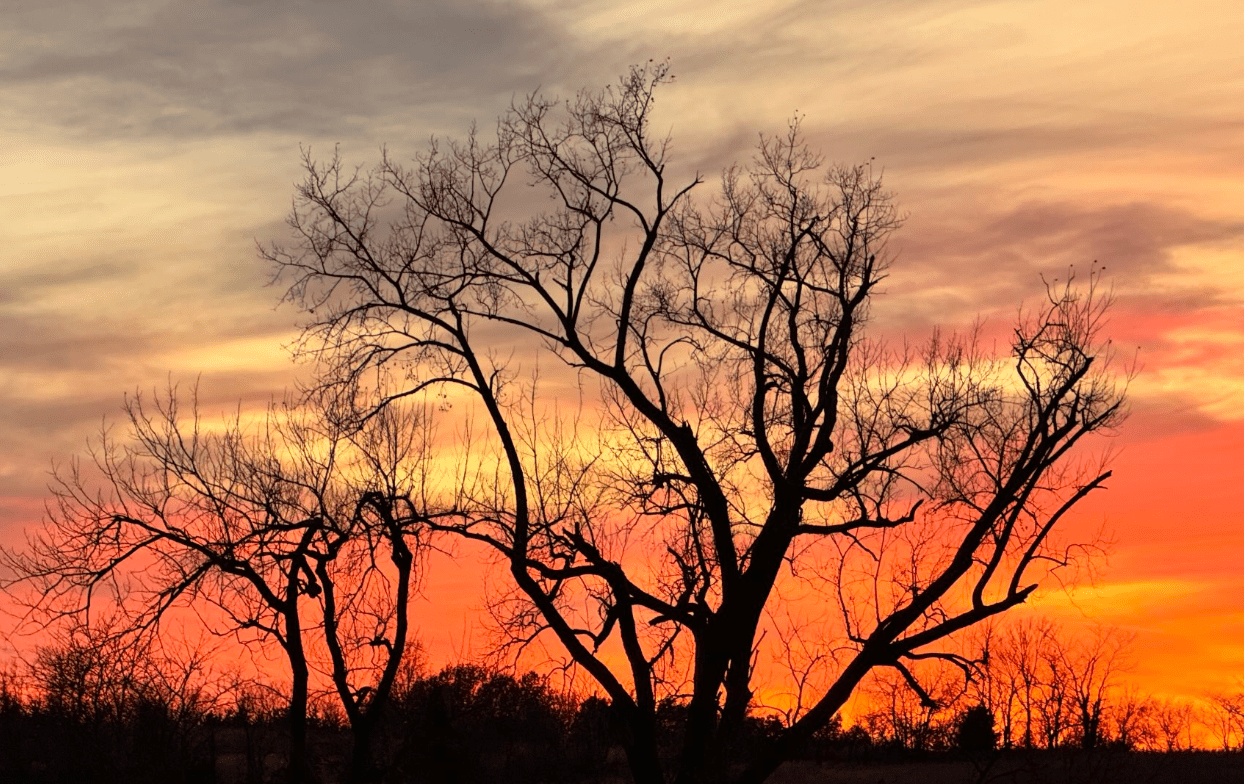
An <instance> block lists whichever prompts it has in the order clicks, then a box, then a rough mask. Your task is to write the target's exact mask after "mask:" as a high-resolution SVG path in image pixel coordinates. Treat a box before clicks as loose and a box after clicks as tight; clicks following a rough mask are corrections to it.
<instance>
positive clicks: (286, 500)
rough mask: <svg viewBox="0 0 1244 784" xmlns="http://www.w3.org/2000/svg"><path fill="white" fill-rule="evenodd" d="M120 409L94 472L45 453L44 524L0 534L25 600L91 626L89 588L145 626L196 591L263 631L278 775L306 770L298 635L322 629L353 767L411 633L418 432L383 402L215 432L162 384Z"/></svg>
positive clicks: (145, 630)
mask: <svg viewBox="0 0 1244 784" xmlns="http://www.w3.org/2000/svg"><path fill="white" fill-rule="evenodd" d="M126 413H127V415H128V418H129V422H130V429H131V432H130V439H129V440H128V441H122V442H119V441H117V440H115V439H113V438H111V437H110V436H109V435H108V434H107V432H105V435H104V437H103V439H102V441H101V443H100V444H99V446H98V447H97V448H96V449H94V450H93V452H92V457H93V460H94V466H93V469H94V471H95V472H96V473H97V474H98V475H99V476H100V477H101V479H102V481H100V482H94V481H92V480H90V479H88V478H87V477H86V474H85V472H84V471H83V470H82V467H81V466H80V464H79V463H77V462H74V463H72V464H70V466H69V468H68V469H67V470H61V471H58V472H57V474H56V482H57V484H56V485H55V486H54V488H53V492H54V494H55V504H54V505H53V506H52V508H51V510H50V519H49V521H48V524H47V526H46V527H45V528H44V529H42V530H39V531H37V532H35V533H34V534H33V535H32V536H30V537H29V541H28V543H27V546H26V547H25V548H24V549H20V550H4V551H3V557H4V561H5V563H6V565H8V566H9V567H10V568H12V569H13V570H14V572H15V573H16V574H17V575H18V576H19V579H20V580H21V581H23V582H25V583H26V584H27V586H28V588H29V589H31V590H30V594H31V597H32V598H31V599H30V600H29V613H28V616H27V618H28V619H30V620H31V621H34V622H36V623H46V622H48V621H49V620H53V621H54V620H56V619H58V618H59V619H72V620H74V621H75V622H77V623H80V624H81V625H83V626H89V625H90V624H91V622H92V619H96V622H97V616H98V614H99V610H98V609H97V608H98V607H99V605H101V604H102V605H103V606H104V607H105V608H107V612H109V613H119V614H123V615H124V623H123V624H121V625H119V626H118V627H117V628H116V632H117V635H118V636H119V637H120V636H123V637H126V638H129V639H134V640H137V641H138V642H135V643H133V644H141V640H142V638H143V637H144V636H147V635H150V634H151V633H152V632H155V631H157V630H158V629H159V628H160V625H161V623H162V621H164V619H165V618H166V617H167V616H168V615H169V613H170V611H173V610H174V609H175V608H191V609H193V610H194V611H195V612H197V613H199V614H200V616H201V617H204V618H206V619H207V620H208V622H209V623H210V624H211V625H212V627H213V628H214V629H215V630H216V631H217V632H218V633H221V634H228V635H232V636H235V637H236V638H237V639H239V640H240V641H243V642H245V641H263V642H265V643H269V642H274V643H276V644H277V645H278V646H279V648H280V649H281V651H283V653H284V655H285V659H286V661H287V663H288V666H289V674H290V680H291V682H290V692H289V703H288V717H289V733H290V753H289V765H288V775H289V778H290V780H291V781H303V780H306V779H308V778H310V777H311V772H310V768H309V766H308V762H307V746H306V742H307V741H306V738H307V709H308V695H309V687H310V682H311V677H312V664H313V653H314V649H313V644H312V642H311V641H310V640H309V639H308V635H310V634H312V632H314V631H316V630H318V631H319V632H320V633H321V635H322V636H321V637H319V638H318V639H320V640H321V641H322V643H323V645H324V646H325V647H326V648H327V649H328V652H329V654H330V659H331V662H330V668H329V670H330V673H331V676H332V680H333V683H334V685H335V688H336V691H337V693H338V694H339V696H340V699H341V701H342V703H343V706H344V708H345V711H346V714H347V716H348V718H349V720H350V724H351V728H352V730H354V736H355V761H354V765H353V767H352V772H353V774H354V776H355V777H356V778H366V777H367V776H368V772H369V771H371V770H373V769H374V767H375V766H374V765H373V764H372V763H371V762H370V757H369V755H370V743H371V736H372V734H373V732H374V727H375V724H376V721H377V720H378V716H379V712H380V711H381V710H382V708H383V705H384V702H385V700H387V698H388V695H389V693H390V691H391V689H392V685H393V680H394V678H395V676H396V674H397V671H398V668H399V666H400V663H401V659H402V655H403V652H404V649H405V646H406V642H407V638H408V635H409V619H408V605H409V601H410V592H411V590H412V586H413V580H414V578H415V559H416V556H415V553H416V552H417V551H418V550H419V549H420V548H421V546H422V545H421V540H420V533H419V529H420V527H421V526H422V525H423V523H424V520H425V518H424V516H423V514H422V512H421V511H420V510H421V507H420V506H419V504H420V503H421V501H422V499H421V497H420V492H421V488H420V487H419V486H418V484H417V481H418V479H419V478H420V477H421V476H423V472H422V464H423V460H424V459H425V458H426V454H425V453H423V451H422V450H421V449H420V448H419V438H418V434H417V433H415V432H414V431H413V430H412V428H411V427H409V426H406V427H404V426H403V425H402V424H401V423H400V422H399V418H398V416H397V411H396V409H391V410H389V411H388V412H386V415H385V416H382V417H377V418H375V419H374V420H372V422H371V423H369V426H368V427H367V428H365V429H363V430H357V429H349V430H347V429H345V428H343V427H342V426H341V424H340V421H337V420H335V419H334V417H332V416H330V415H329V412H326V411H311V410H308V409H304V408H298V407H276V408H273V409H272V410H271V411H270V412H269V415H268V417H267V418H266V419H265V420H263V421H262V422H260V423H259V424H257V425H247V424H245V423H243V422H241V421H240V420H236V419H235V420H234V421H233V422H232V423H230V424H228V425H227V426H225V428H224V429H223V431H220V432H212V431H210V430H207V429H205V428H204V427H203V426H202V423H201V421H200V419H199V416H198V412H197V407H192V410H191V411H190V412H189V413H190V415H189V417H188V418H186V419H185V420H183V417H182V413H181V411H180V409H179V407H178V403H177V398H176V395H175V392H174V391H173V390H170V391H169V393H168V395H167V396H164V397H157V398H156V399H155V401H154V403H152V404H149V403H147V402H145V401H144V400H143V399H142V398H141V397H136V398H134V399H132V400H130V401H128V402H127V405H126ZM96 485H99V487H96ZM386 560H387V562H386ZM212 608H214V609H212ZM113 617H117V616H116V615H114V616H113ZM364 629H365V633H363V632H364ZM360 649H362V651H360ZM366 651H382V652H383V653H382V655H381V656H380V657H379V660H377V659H376V658H375V657H372V656H366V657H364V656H363V655H361V653H365V652H366ZM365 658H366V659H367V660H368V661H370V664H369V665H367V666H362V665H361V663H362V662H363V661H364V660H365ZM363 670H366V676H367V677H366V679H365V682H360V676H361V675H362V674H363V672H362V671H363Z"/></svg>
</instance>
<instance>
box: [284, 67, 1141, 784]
mask: <svg viewBox="0 0 1244 784" xmlns="http://www.w3.org/2000/svg"><path fill="white" fill-rule="evenodd" d="M670 78H672V77H670V76H669V73H668V69H667V67H666V66H665V65H663V64H655V65H649V66H647V67H644V68H636V69H633V70H632V71H631V72H630V73H629V74H628V75H627V76H625V77H624V78H623V79H622V81H621V83H620V84H619V85H617V86H616V87H612V88H607V89H605V90H603V91H597V92H583V93H580V94H579V95H578V96H576V97H575V98H573V99H571V100H569V101H565V102H561V101H557V100H554V99H551V98H547V97H545V96H543V95H538V94H537V95H533V96H530V97H529V98H527V99H526V100H523V101H519V102H518V103H516V105H515V106H514V107H513V108H512V109H511V110H510V111H509V112H508V113H507V114H505V116H504V117H502V119H501V121H500V123H499V125H498V132H497V137H496V140H495V141H493V142H486V141H484V140H482V139H481V138H480V137H479V136H478V135H476V134H475V133H474V132H472V133H471V134H470V135H469V136H468V137H467V138H466V139H465V140H463V141H461V142H448V143H444V142H435V143H433V145H432V146H431V147H430V148H429V149H428V150H427V151H426V152H424V153H423V154H421V155H419V156H418V157H417V158H416V159H415V161H414V163H413V165H412V166H409V167H407V166H403V165H399V164H398V163H396V162H395V161H393V160H392V159H390V158H388V157H387V156H386V158H385V159H384V161H383V162H382V163H381V164H380V165H379V167H378V168H377V169H375V170H374V171H372V172H370V173H368V172H365V171H362V170H360V169H356V168H353V167H349V166H346V165H344V164H343V163H342V161H341V160H340V159H339V158H333V159H331V160H329V161H327V162H326V163H323V164H320V163H317V162H316V161H314V160H313V159H312V158H311V156H310V153H308V154H307V157H306V161H305V164H306V179H305V181H304V182H303V183H302V184H301V185H300V186H299V188H298V191H297V197H296V204H295V207H294V210H293V212H292V214H291V217H290V224H291V226H292V227H293V230H294V232H295V234H296V236H297V240H296V244H295V245H294V246H293V247H291V248H285V247H281V246H271V247H269V248H267V249H265V251H264V255H265V257H266V258H267V259H268V260H270V261H271V262H272V263H274V264H275V265H277V267H278V268H279V270H280V274H281V275H282V276H284V279H285V280H286V281H287V282H288V283H289V285H290V289H289V298H290V299H291V300H293V301H295V302H297V303H300V304H301V305H303V306H304V307H305V308H306V310H307V313H308V314H309V318H310V322H309V324H308V325H307V327H306V332H305V336H304V344H303V347H304V350H305V351H306V352H307V353H308V354H310V355H312V356H314V357H316V358H317V359H318V360H319V361H320V370H321V373H322V375H321V379H322V383H323V387H324V388H325V389H331V388H333V387H335V386H338V385H341V386H347V387H348V386H349V385H351V384H357V383H361V382H363V381H366V382H367V383H368V384H373V383H376V381H375V379H376V378H377V377H378V375H379V378H380V381H379V383H380V384H381V386H382V391H383V392H384V393H385V394H386V395H387V397H388V399H398V398H402V397H405V396H409V395H417V394H420V393H422V392H424V391H431V390H440V391H442V392H444V393H445V394H448V393H449V391H450V390H457V391H458V392H465V393H468V394H469V396H470V397H471V399H473V400H474V401H476V402H477V404H478V405H479V407H480V410H481V411H482V413H483V417H484V419H485V421H486V422H487V423H488V426H489V428H490V431H489V435H488V436H487V437H486V438H485V439H484V440H482V441H477V442H475V443H473V448H474V450H475V452H474V454H475V455H476V460H477V465H478V466H479V469H480V470H479V472H478V474H477V475H476V476H466V477H465V481H464V482H463V483H462V487H461V488H460V498H461V499H462V503H463V509H462V511H463V512H464V513H465V514H466V515H467V517H468V520H467V521H466V522H464V523H462V524H461V525H458V526H455V527H454V531H455V532H456V533H457V534H459V535H461V536H463V537H466V538H468V539H472V540H475V541H477V542H482V543H484V544H486V545H488V546H489V547H491V548H493V549H494V551H495V552H497V553H498V554H499V555H500V556H501V557H502V558H503V559H504V561H505V563H506V564H507V566H508V570H509V574H510V577H511V579H512V585H513V591H514V592H513V594H511V595H509V596H506V597H504V601H500V602H498V603H497V604H496V607H497V608H498V609H499V610H500V611H504V613H505V618H504V619H503V621H504V623H503V626H504V628H505V629H506V630H507V633H509V634H511V635H512V636H513V639H514V640H515V641H516V642H521V643H522V644H526V643H528V642H529V641H531V640H532V639H533V637H535V636H537V635H540V634H546V635H548V636H550V637H551V638H553V639H555V640H556V642H557V644H559V645H560V646H561V647H562V648H563V649H564V650H565V651H566V653H567V655H568V656H569V657H570V659H572V660H573V662H574V663H575V664H576V665H577V666H578V667H579V668H581V669H582V671H584V672H586V673H588V674H589V675H590V676H591V677H593V678H594V679H596V681H597V682H598V683H599V684H600V687H601V689H602V690H603V691H604V693H605V694H606V695H607V696H608V698H609V699H610V701H611V703H612V705H613V706H614V708H615V710H616V711H617V712H618V715H619V717H620V720H621V724H622V727H623V730H624V731H623V732H622V734H621V737H622V738H623V740H624V743H625V747H626V751H627V755H628V758H629V761H630V766H631V770H632V772H633V775H634V778H635V780H636V781H637V782H641V783H642V784H650V783H652V782H664V781H666V780H667V771H666V770H665V768H664V767H663V764H662V761H661V755H660V748H661V746H662V743H663V741H664V740H665V738H664V737H662V736H661V735H660V733H659V730H658V727H659V719H660V717H661V715H662V713H661V711H662V708H661V706H662V705H663V704H665V703H664V701H663V700H664V698H665V697H668V696H671V695H673V694H677V693H686V694H688V695H689V697H688V699H687V700H686V704H685V711H684V712H683V714H682V718H681V732H680V736H679V737H680V738H681V743H680V748H679V749H678V752H677V758H676V760H675V761H674V763H673V769H672V772H669V773H668V776H672V777H673V778H674V779H675V780H677V781H679V782H683V783H684V784H692V782H704V781H740V782H758V781H761V780H763V779H765V778H766V777H767V776H768V775H769V774H770V773H771V772H772V771H773V770H774V769H775V768H776V767H777V766H778V765H779V764H780V763H781V762H782V761H783V760H785V759H786V758H788V757H789V756H790V755H791V754H793V753H794V752H795V751H796V750H797V749H799V748H801V747H802V746H803V745H804V744H805V743H806V741H808V739H810V738H811V737H812V736H813V735H814V733H815V732H816V731H817V730H818V729H820V728H821V727H823V726H825V724H826V723H827V722H828V721H829V720H830V718H831V717H832V716H833V715H834V714H835V713H836V712H837V711H838V710H839V708H841V707H842V705H843V704H844V703H845V701H846V700H847V698H848V697H849V696H850V694H851V693H852V692H853V691H854V689H855V688H856V686H857V685H858V684H859V683H860V682H861V680H862V679H864V677H865V676H866V675H867V674H868V673H869V672H870V671H872V670H873V669H874V668H877V667H888V668H894V669H895V670H897V671H898V672H899V673H900V674H903V675H904V677H905V678H907V677H909V676H910V678H909V679H910V680H912V682H913V683H914V684H915V687H916V688H919V684H918V683H916V682H915V680H914V676H911V671H910V668H909V665H910V664H911V663H912V662H913V661H918V660H920V659H922V658H926V657H931V656H948V655H949V654H946V653H945V652H943V651H941V650H940V649H938V648H937V647H936V646H937V644H938V643H939V641H941V640H943V639H944V638H946V637H947V636H948V635H951V634H953V633H955V632H957V631H960V630H962V629H964V628H967V627H969V626H971V625H973V624H976V623H979V622H981V621H984V620H986V619H988V618H990V617H992V616H994V615H997V614H998V613H1001V612H1004V611H1006V610H1007V609H1009V608H1011V607H1014V606H1016V605H1018V604H1020V603H1022V602H1023V601H1024V600H1025V599H1027V598H1028V597H1029V596H1031V595H1032V592H1033V591H1034V590H1036V587H1037V584H1038V582H1039V580H1040V578H1041V576H1042V574H1044V573H1046V572H1047V571H1048V570H1049V569H1052V568H1057V567H1059V566H1061V565H1066V564H1067V563H1069V561H1071V560H1072V559H1073V558H1074V557H1076V554H1077V552H1078V551H1076V550H1074V549H1066V548H1062V547H1057V546H1055V540H1054V539H1053V538H1051V533H1052V532H1053V531H1054V529H1055V528H1056V527H1057V525H1058V523H1059V522H1060V521H1061V520H1062V518H1063V517H1064V516H1065V515H1066V513H1067V512H1068V510H1069V509H1071V507H1072V506H1074V505H1075V504H1076V503H1077V502H1078V501H1080V500H1081V499H1083V498H1084V497H1085V496H1086V495H1088V494H1089V493H1090V492H1092V491H1093V490H1095V489H1096V488H1098V487H1100V486H1101V485H1102V483H1103V482H1104V481H1105V480H1106V479H1107V477H1108V476H1109V472H1108V471H1105V470H1102V469H1101V468H1100V467H1099V466H1094V465H1093V464H1091V463H1089V462H1084V461H1079V460H1077V459H1076V458H1075V452H1074V451H1073V450H1074V449H1075V447H1076V446H1077V445H1078V444H1079V443H1080V442H1081V440H1082V439H1083V438H1084V437H1085V436H1086V435H1088V434H1091V433H1094V432H1098V431H1105V430H1109V429H1110V428H1112V427H1114V426H1115V425H1117V424H1118V423H1119V422H1120V421H1121V419H1122V417H1123V414H1124V408H1123V395H1122V391H1121V389H1120V387H1119V386H1118V384H1117V383H1116V380H1115V378H1114V376H1113V375H1112V372H1111V370H1110V369H1109V368H1110V352H1109V348H1108V343H1106V342H1104V341H1103V339H1102V336H1101V329H1102V326H1103V324H1104V313H1105V309H1106V306H1107V304H1108V298H1107V297H1105V296H1103V294H1102V292H1101V291H1100V290H1098V288H1097V280H1096V278H1092V279H1090V280H1089V282H1088V284H1087V286H1085V288H1084V289H1078V288H1076V287H1074V286H1072V285H1071V284H1067V285H1062V284H1051V285H1050V286H1049V287H1048V291H1047V294H1048V298H1047V300H1046V301H1045V302H1043V303H1042V304H1040V305H1038V306H1037V307H1036V308H1035V309H1034V310H1032V311H1031V312H1029V313H1028V314H1027V315H1026V316H1024V317H1023V318H1021V320H1020V323H1019V324H1018V325H1017V326H1016V328H1015V331H1014V334H1013V337H1012V341H1011V345H1010V353H1009V356H1005V357H994V356H990V355H988V354H987V353H986V352H985V351H983V350H982V349H981V347H980V346H979V345H978V344H977V343H976V342H975V341H974V339H973V338H971V337H970V336H969V337H967V338H960V337H947V336H945V335H940V336H938V337H936V338H934V339H932V340H931V341H929V342H928V343H927V344H926V345H925V346H924V347H923V348H922V349H920V350H908V349H896V348H890V347H887V346H886V345H884V344H882V343H881V342H879V341H877V340H876V339H873V338H870V337H868V336H867V335H866V332H865V329H866V325H867V322H868V316H869V309H870V303H871V300H872V297H873V295H874V294H875V293H876V292H877V287H878V285H879V284H880V283H881V281H882V280H884V279H885V277H886V275H887V271H888V269H889V266H890V260H889V257H888V256H887V253H886V241H887V238H888V237H889V236H890V234H891V232H893V231H894V230H895V228H897V226H898V225H899V222H900V221H899V218H898V216H897V213H896V211H895V208H894V206H893V204H892V202H891V199H890V196H889V195H888V194H887V193H886V191H885V190H884V189H883V188H882V185H881V183H880V181H879V180H878V179H877V178H876V177H874V175H873V172H872V169H871V168H869V167H867V166H856V167H827V166H825V165H824V162H823V160H822V158H821V157H820V156H819V155H817V154H815V153H813V152H811V151H810V150H808V149H807V148H806V147H805V145H804V143H803V141H802V139H801V136H800V133H799V129H798V123H792V125H791V128H790V131H789V133H787V134H785V135H782V136H779V137H777V138H765V139H763V140H762V141H761V143H760V145H759V148H758V152H757V155H756V158H755V160H754V162H753V163H752V164H751V165H750V166H747V167H743V168H740V167H732V168H730V169H727V170H726V171H725V172H724V173H723V175H722V177H721V180H720V185H721V187H720V191H719V193H718V195H717V196H716V197H715V198H714V199H713V200H711V201H708V200H705V201H697V199H696V193H697V192H698V190H699V189H700V188H701V185H702V183H703V181H702V180H701V179H700V178H699V177H692V178H687V179H684V180H682V181H679V182H676V181H675V176H674V169H673V168H672V167H671V166H670V165H669V160H668V153H669V151H670V149H671V148H670V143H669V140H668V139H667V138H664V137H661V136H659V135H654V134H653V132H652V128H651V118H652V112H653V106H654V98H655V95H656V91H657V88H658V87H659V86H660V85H661V84H662V83H664V82H666V81H668V80H669V79H670ZM395 200H396V205H394V204H393V202H394V201H395ZM520 346H521V347H522V348H521V350H520V349H519V348H518V347H520ZM532 353H535V354H538V355H540V356H541V357H543V356H548V357H551V358H553V359H555V360H556V361H560V362H561V363H564V365H565V366H566V367H568V368H569V369H570V371H569V372H571V373H576V374H578V375H577V378H578V380H579V384H578V394H579V395H580V396H582V397H586V396H588V395H590V394H592V393H594V392H595V391H596V390H597V389H599V390H600V395H599V397H598V398H595V399H594V400H592V402H591V404H590V405H587V406H586V407H585V410H586V411H587V412H600V413H601V417H602V418H601V421H600V422H599V423H598V424H597V431H596V432H597V436H596V439H597V443H587V442H585V440H584V438H583V436H582V435H581V434H580V433H577V432H576V431H574V430H573V429H572V427H571V423H568V422H566V421H565V419H564V418H563V417H559V416H557V414H556V412H554V411H553V409H552V406H551V405H549V406H545V405H544V403H543V401H545V400H547V398H546V397H544V396H543V395H544V394H545V393H546V392H547V390H545V389H542V388H540V387H539V385H538V384H537V383H536V382H535V381H533V382H531V384H530V385H529V386H527V387H526V388H524V389H522V390H521V394H520V393H519V391H520V390H519V389H518V384H517V381H516V378H517V374H518V373H519V371H520V369H522V368H524V367H526V368H528V369H530V368H531V367H533V364H534V363H532V364H527V365H523V364H522V362H523V361H524V360H525V359H526V358H527V357H529V356H530V354H532ZM543 361H544V365H542V367H544V368H547V366H548V361H547V360H543ZM389 368H392V369H393V370H394V371H396V372H393V373H391V374H389V375H388V376H387V377H386V376H385V375H383V371H384V370H385V369H389ZM378 369H379V370H380V371H381V373H380V374H376V373H375V371H377V370H378ZM546 373H547V371H546ZM571 383H573V382H571ZM382 405H383V404H382ZM576 439H578V440H577V441H576ZM818 564H819V565H820V566H821V567H823V568H803V567H813V566H814V565H818ZM784 579H792V580H800V581H806V582H807V583H808V584H809V588H810V590H809V591H808V593H809V595H815V594H816V592H818V591H819V592H820V593H821V599H822V600H823V601H825V602H827V606H831V607H836V608H839V609H840V610H841V616H842V617H841V619H840V625H839V629H838V630H837V632H835V633H834V634H832V635H827V637H826V638H825V639H823V640H822V641H821V643H820V644H821V646H822V647H823V648H824V649H826V650H832V651H834V653H835V655H836V656H837V657H838V658H837V662H838V664H837V666H836V667H835V670H834V671H833V673H832V676H831V677H830V678H829V680H828V682H826V683H825V684H822V685H821V686H819V687H818V689H817V691H818V694H817V695H816V696H815V697H813V698H811V699H809V700H808V709H807V710H805V711H803V712H802V713H801V715H800V716H799V717H798V718H797V719H796V720H795V721H793V722H792V723H791V724H790V726H788V727H786V728H785V729H784V730H783V731H782V732H781V733H779V734H778V735H777V736H776V737H775V738H773V739H772V741H771V742H770V743H768V744H767V746H766V748H765V749H764V751H763V752H762V753H760V754H758V755H756V757H755V758H754V759H753V760H752V762H751V763H750V764H749V765H748V766H746V767H745V768H743V769H734V770H728V769H726V767H725V766H726V765H727V760H729V758H730V755H729V754H728V753H727V751H728V750H729V749H731V748H732V745H733V744H734V743H735V741H736V740H737V738H738V736H739V733H740V731H741V728H742V727H743V725H744V723H745V719H746V717H747V714H748V710H749V707H750V706H751V705H752V703H753V696H754V690H753V687H754V686H755V684H754V682H753V681H754V675H755V670H754V662H755V653H756V647H757V645H758V643H759V639H760V636H761V627H762V619H764V618H765V615H766V607H767V606H770V605H771V603H772V602H774V601H775V591H774V588H775V585H776V584H777V583H778V582H779V580H784ZM605 651H618V652H620V653H621V654H622V658H619V657H618V656H616V655H612V654H610V655H606V654H605V653H604V652H605Z"/></svg>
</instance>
